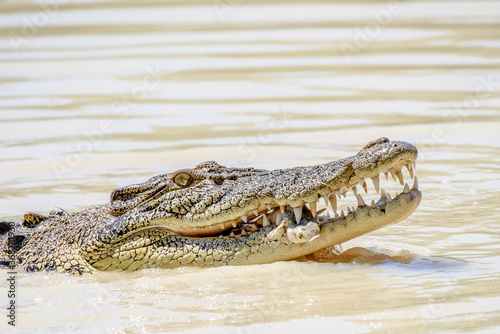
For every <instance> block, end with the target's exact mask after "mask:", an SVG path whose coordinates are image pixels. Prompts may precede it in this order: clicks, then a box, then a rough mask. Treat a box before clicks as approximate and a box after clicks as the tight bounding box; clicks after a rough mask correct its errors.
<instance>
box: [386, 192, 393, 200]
mask: <svg viewBox="0 0 500 334" xmlns="http://www.w3.org/2000/svg"><path fill="white" fill-rule="evenodd" d="M390 201H392V197H391V194H389V193H387V202H390Z"/></svg>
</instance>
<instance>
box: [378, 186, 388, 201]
mask: <svg viewBox="0 0 500 334" xmlns="http://www.w3.org/2000/svg"><path fill="white" fill-rule="evenodd" d="M380 198H381V199H386V198H387V194H386V192H385V190H384V188H380Z"/></svg>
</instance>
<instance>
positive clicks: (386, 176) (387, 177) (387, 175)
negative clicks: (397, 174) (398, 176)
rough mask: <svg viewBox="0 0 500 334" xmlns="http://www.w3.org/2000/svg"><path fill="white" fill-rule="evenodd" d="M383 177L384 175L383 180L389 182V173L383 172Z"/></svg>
mask: <svg viewBox="0 0 500 334" xmlns="http://www.w3.org/2000/svg"><path fill="white" fill-rule="evenodd" d="M384 175H385V180H386V181H389V172H384Z"/></svg>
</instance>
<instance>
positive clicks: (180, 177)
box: [173, 172, 193, 187]
mask: <svg viewBox="0 0 500 334" xmlns="http://www.w3.org/2000/svg"><path fill="white" fill-rule="evenodd" d="M173 181H174V182H175V184H177V185H178V186H180V187H187V186H189V185H190V184H191V183H192V182H193V176H192V175H191V174H189V173H188V172H179V173H177V174H176V175H174V177H173Z"/></svg>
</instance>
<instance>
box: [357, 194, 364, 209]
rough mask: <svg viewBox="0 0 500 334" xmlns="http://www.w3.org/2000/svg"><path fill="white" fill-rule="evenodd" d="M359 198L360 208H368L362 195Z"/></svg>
mask: <svg viewBox="0 0 500 334" xmlns="http://www.w3.org/2000/svg"><path fill="white" fill-rule="evenodd" d="M356 197H357V198H358V206H361V207H363V206H366V203H365V201H364V200H363V197H361V194H359V195H358V196H356Z"/></svg>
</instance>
